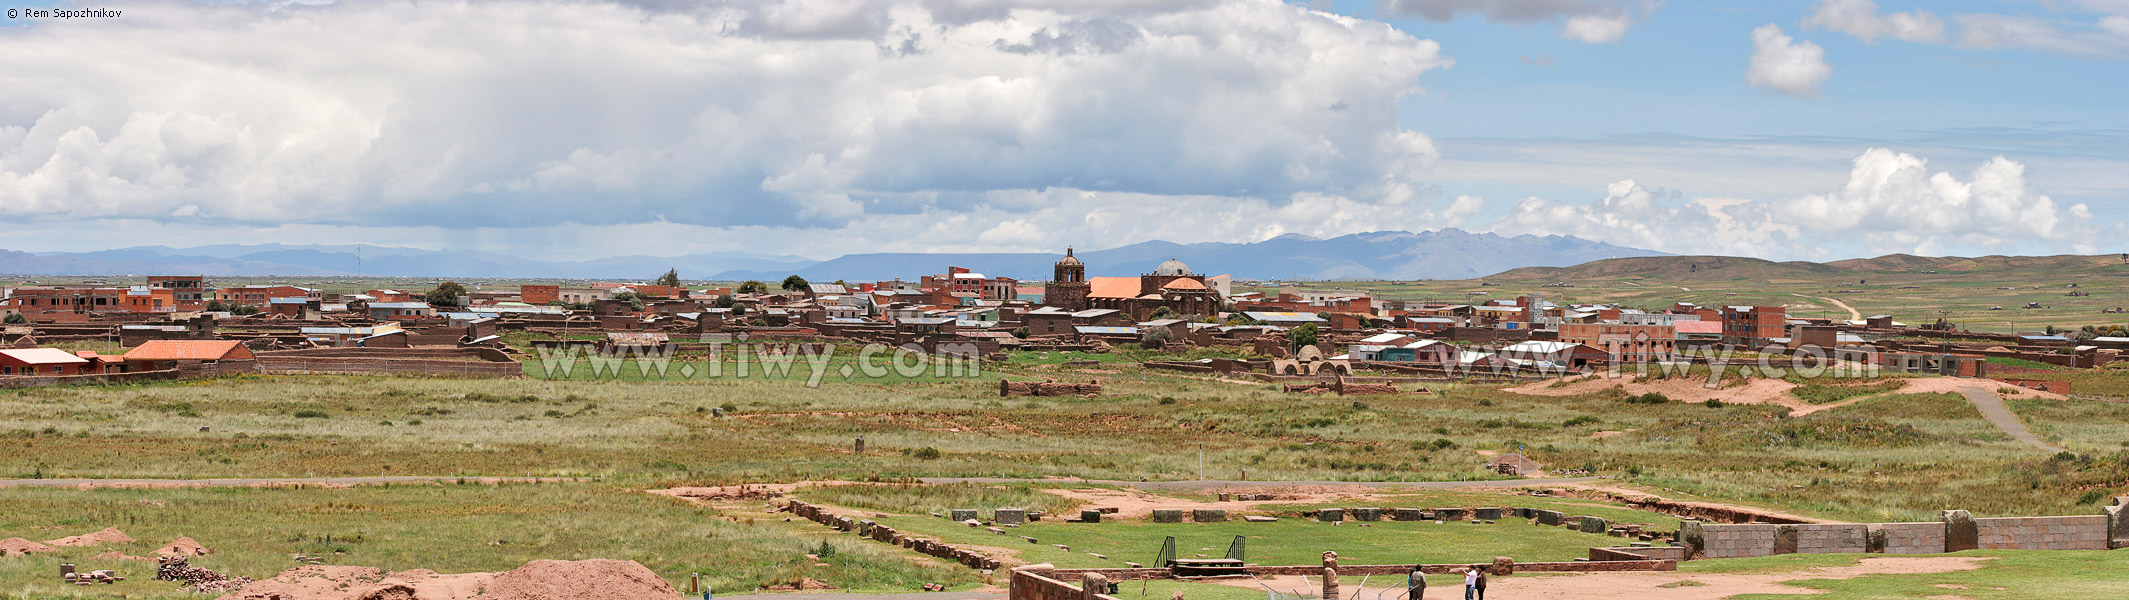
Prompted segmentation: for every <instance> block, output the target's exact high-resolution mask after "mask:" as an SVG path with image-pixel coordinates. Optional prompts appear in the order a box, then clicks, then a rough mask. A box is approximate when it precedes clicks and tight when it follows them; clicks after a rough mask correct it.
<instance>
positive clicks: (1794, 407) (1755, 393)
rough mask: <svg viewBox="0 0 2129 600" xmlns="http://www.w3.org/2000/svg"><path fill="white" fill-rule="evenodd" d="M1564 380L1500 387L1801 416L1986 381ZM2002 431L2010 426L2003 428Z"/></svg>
mask: <svg viewBox="0 0 2129 600" xmlns="http://www.w3.org/2000/svg"><path fill="white" fill-rule="evenodd" d="M1565 380H1566V381H1567V382H1568V383H1567V385H1564V386H1559V387H1553V386H1554V384H1556V383H1558V382H1560V381H1562V380H1561V379H1547V380H1543V381H1538V382H1533V383H1526V384H1523V385H1520V386H1516V387H1511V388H1503V389H1504V391H1508V392H1513V393H1517V394H1523V395H1527V396H1574V395H1578V394H1590V393H1596V392H1601V391H1604V390H1605V389H1608V388H1611V387H1614V386H1617V387H1619V388H1621V389H1624V390H1626V393H1628V394H1634V395H1640V394H1646V393H1649V392H1657V393H1661V394H1663V395H1665V396H1668V397H1670V398H1671V399H1672V400H1678V401H1681V402H1705V401H1707V400H1721V401H1723V402H1726V403H1730V404H1774V405H1779V406H1783V407H1787V408H1788V409H1789V416H1792V417H1801V416H1804V415H1808V414H1811V413H1815V412H1820V411H1827V410H1833V409H1836V408H1840V407H1843V406H1847V405H1850V404H1855V403H1857V402H1862V401H1864V400H1869V399H1872V398H1878V397H1882V396H1890V395H1894V394H1929V393H1960V394H1964V393H1966V392H1965V391H1964V390H1965V389H1968V388H1970V387H1972V386H1973V385H1974V384H1975V382H1980V381H1987V380H1978V379H1970V378H1959V377H1915V378H1908V379H1902V380H1899V381H1904V382H1905V385H1902V386H1901V387H1900V389H1897V390H1893V391H1890V392H1885V393H1882V394H1871V395H1867V396H1857V397H1854V398H1849V399H1846V400H1842V401H1839V402H1828V403H1825V404H1812V403H1809V402H1805V401H1804V400H1803V399H1802V398H1798V397H1796V396H1794V395H1792V394H1790V393H1789V390H1792V389H1795V388H1796V384H1794V383H1789V382H1788V381H1784V380H1780V379H1766V378H1758V377H1755V378H1752V379H1751V380H1749V381H1747V382H1746V383H1745V384H1744V385H1731V386H1729V387H1723V388H1717V389H1710V388H1708V386H1707V381H1708V380H1707V378H1705V377H1699V378H1686V377H1673V378H1670V379H1652V380H1649V381H1643V382H1639V383H1636V382H1635V381H1634V380H1633V378H1631V377H1620V378H1618V379H1608V378H1605V377H1603V376H1601V375H1597V376H1586V377H1580V378H1577V377H1568V378H1565ZM1991 383H1994V382H1991ZM2000 385H2002V386H2003V388H2004V389H2008V390H2010V393H2011V395H2012V397H2014V398H2041V399H2047V400H2062V399H2064V398H2065V397H2064V396H2063V395H2061V394H2055V393H2051V392H2044V391H2041V390H2036V389H2031V388H2023V387H2016V386H2010V385H2008V384H2000ZM1991 394H1992V393H1991ZM1998 404H1999V405H2000V404H2001V402H1999V403H1998ZM1976 406H1979V404H1976ZM1983 414H1984V416H1986V414H1987V413H1985V412H1984V413H1983ZM1990 420H1991V422H1994V419H1990ZM2014 421H2015V419H2014ZM1998 426H1999V427H2000V426H2001V425H2000V424H1999V425H1998ZM2020 427H2021V428H2022V427H2023V425H2021V426H2020ZM2005 431H2009V430H2008V429H2006V430H2005ZM2012 435H2013V436H2016V435H2017V434H2015V433H2014V434H2012Z"/></svg>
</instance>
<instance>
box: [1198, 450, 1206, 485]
mask: <svg viewBox="0 0 2129 600" xmlns="http://www.w3.org/2000/svg"><path fill="white" fill-rule="evenodd" d="M1204 480H1205V444H1204V443H1202V442H1201V443H1199V444H1198V481H1204Z"/></svg>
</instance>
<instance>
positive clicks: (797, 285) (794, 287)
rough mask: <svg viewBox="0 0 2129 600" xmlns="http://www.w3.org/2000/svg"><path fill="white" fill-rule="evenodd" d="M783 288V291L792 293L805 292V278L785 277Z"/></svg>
mask: <svg viewBox="0 0 2129 600" xmlns="http://www.w3.org/2000/svg"><path fill="white" fill-rule="evenodd" d="M783 288H784V291H786V292H793V293H796V292H803V291H806V278H804V277H799V276H797V275H792V276H790V277H785V278H784V285H783Z"/></svg>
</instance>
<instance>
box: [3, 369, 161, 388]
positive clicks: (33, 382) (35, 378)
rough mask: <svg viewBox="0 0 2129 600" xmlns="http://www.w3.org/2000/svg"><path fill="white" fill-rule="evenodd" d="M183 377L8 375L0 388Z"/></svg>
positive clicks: (145, 374) (142, 374) (150, 373)
mask: <svg viewBox="0 0 2129 600" xmlns="http://www.w3.org/2000/svg"><path fill="white" fill-rule="evenodd" d="M185 376H186V375H185V374H184V373H183V372H182V371H179V370H178V369H163V370H160V371H134V372H131V373H91V374H88V375H10V376H7V377H0V388H5V389H22V388H37V387H48V386H55V385H102V384H110V383H135V382H141V381H168V380H172V379H181V378H184V377H185Z"/></svg>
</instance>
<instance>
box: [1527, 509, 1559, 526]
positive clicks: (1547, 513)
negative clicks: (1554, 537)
mask: <svg viewBox="0 0 2129 600" xmlns="http://www.w3.org/2000/svg"><path fill="white" fill-rule="evenodd" d="M1533 512H1535V513H1537V515H1538V524H1539V525H1559V524H1560V518H1561V517H1564V516H1566V515H1562V514H1560V511H1557V510H1537V511H1533Z"/></svg>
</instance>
